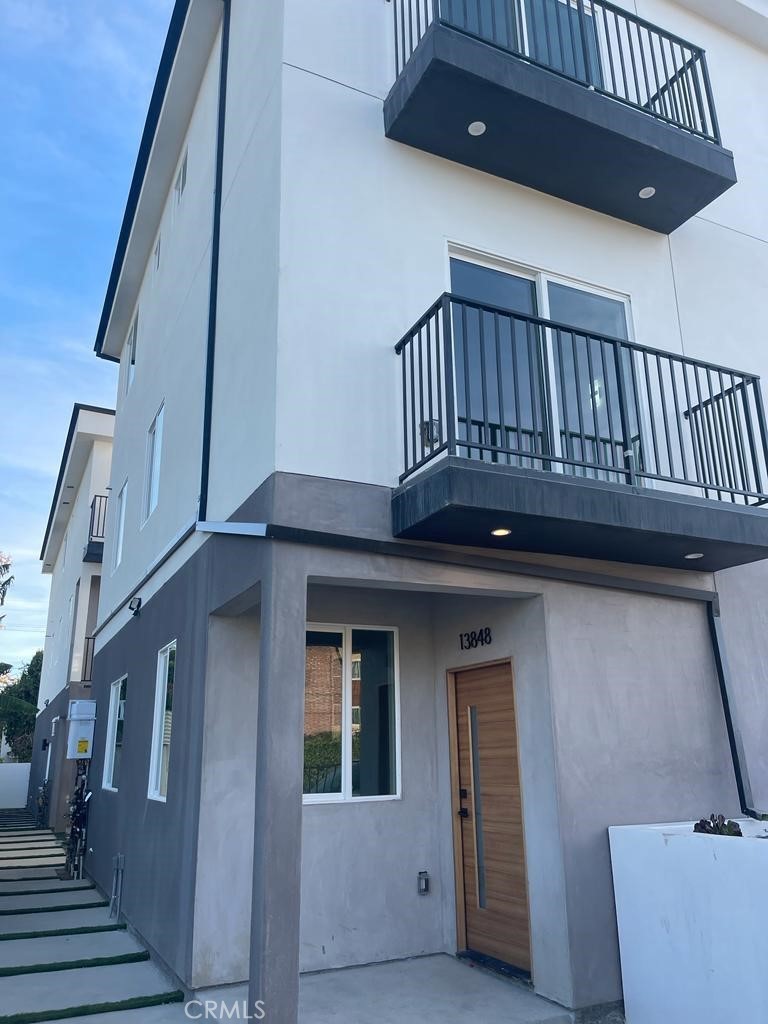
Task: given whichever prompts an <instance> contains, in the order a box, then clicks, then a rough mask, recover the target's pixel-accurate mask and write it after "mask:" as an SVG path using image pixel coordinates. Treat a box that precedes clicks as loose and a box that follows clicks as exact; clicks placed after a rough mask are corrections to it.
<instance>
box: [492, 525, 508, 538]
mask: <svg viewBox="0 0 768 1024" xmlns="http://www.w3.org/2000/svg"><path fill="white" fill-rule="evenodd" d="M510 533H512V531H511V530H508V529H507V528H506V526H500V527H498V529H496V530H491V536H492V537H508V536H509V535H510Z"/></svg>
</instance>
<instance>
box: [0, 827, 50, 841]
mask: <svg viewBox="0 0 768 1024" xmlns="http://www.w3.org/2000/svg"><path fill="white" fill-rule="evenodd" d="M41 836H43V837H45V838H46V839H54V838H55V833H54V832H53V831H52V830H51V829H49V828H0V839H8V840H10V839H39V838H40V837H41Z"/></svg>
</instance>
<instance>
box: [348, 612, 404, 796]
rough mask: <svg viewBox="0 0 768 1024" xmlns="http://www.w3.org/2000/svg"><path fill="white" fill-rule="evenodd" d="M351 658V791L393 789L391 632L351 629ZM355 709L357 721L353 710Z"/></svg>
mask: <svg viewBox="0 0 768 1024" xmlns="http://www.w3.org/2000/svg"><path fill="white" fill-rule="evenodd" d="M352 658H353V662H352V663H353V665H354V664H355V660H354V659H357V660H358V661H359V665H360V671H359V678H357V679H355V678H354V675H353V681H352V710H353V719H352V722H353V726H352V728H353V731H352V795H353V796H387V795H390V794H393V793H395V792H396V785H397V782H396V778H395V657H394V636H393V634H392V633H390V632H388V631H386V630H380V629H353V630H352ZM355 709H359V711H358V718H359V721H358V723H357V725H355V722H354V711H355Z"/></svg>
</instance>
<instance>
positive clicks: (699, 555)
mask: <svg viewBox="0 0 768 1024" xmlns="http://www.w3.org/2000/svg"><path fill="white" fill-rule="evenodd" d="M685 557H686V558H687V559H688V561H689V562H696V561H698V560H699V559H700V558H703V557H704V553H703V552H702V551H692V552H691V553H690V555H686V556H685Z"/></svg>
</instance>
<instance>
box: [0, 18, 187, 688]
mask: <svg viewBox="0 0 768 1024" xmlns="http://www.w3.org/2000/svg"><path fill="white" fill-rule="evenodd" d="M172 6H173V0H0V95H2V97H3V104H2V114H0V130H1V131H2V140H3V141H2V160H0V310H2V316H0V379H1V380H2V394H3V408H4V416H3V421H4V422H3V427H2V433H1V434H0V437H1V438H2V443H0V551H4V552H7V553H8V554H10V555H11V556H12V558H13V562H14V565H13V573H14V575H15V577H16V582H15V584H14V586H13V587H12V588H11V590H10V592H9V596H8V598H7V600H6V604H5V607H4V608H3V609H2V612H4V613H5V619H4V620H3V621H2V625H3V628H2V629H0V661H7V662H10V663H12V664H13V665H14V666H15V667H16V668H19V667H21V665H22V664H23V663H24V662H26V661H28V660H29V658H30V657H31V656H32V654H33V653H34V652H35V650H37V649H38V648H39V647H42V646H43V642H44V637H45V622H46V615H47V602H48V577H46V576H43V575H42V574H41V572H40V562H39V561H38V555H39V553H40V546H41V543H42V538H43V532H44V529H45V523H46V520H47V516H48V510H49V508H50V503H51V499H52V494H53V486H54V482H55V478H56V473H57V471H58V466H59V460H60V458H61V452H62V447H63V444H64V440H65V436H66V429H67V425H68V422H69V418H70V415H71V412H72V405H73V403H74V402H76V401H80V402H87V403H90V404H92V405H105V406H113V405H114V397H115V370H114V368H113V365H112V364H110V363H107V362H104V361H103V360H100V359H96V357H95V356H94V354H93V342H94V338H95V335H96V325H97V322H98V318H99V314H100V312H101V305H102V301H103V298H104V291H105V289H106V283H107V277H108V275H109V270H110V267H111V264H112V256H113V253H114V247H115V241H116V239H117V233H118V230H119V226H120V221H121V218H122V213H123V208H124V205H125V199H126V196H127V194H128V186H129V182H130V177H131V173H132V171H133V164H134V160H135V157H136V151H137V149H138V144H139V138H140V135H141V129H142V127H143V123H144V116H145V114H146V108H147V104H148V102H149V96H150V93H151V90H152V83H153V80H154V76H155V71H156V69H157V64H158V61H159V59H160V52H161V50H162V46H163V41H164V38H165V32H166V29H167V25H168V20H169V18H170V12H171V8H172ZM2 612H0V614H2Z"/></svg>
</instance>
